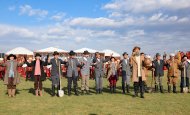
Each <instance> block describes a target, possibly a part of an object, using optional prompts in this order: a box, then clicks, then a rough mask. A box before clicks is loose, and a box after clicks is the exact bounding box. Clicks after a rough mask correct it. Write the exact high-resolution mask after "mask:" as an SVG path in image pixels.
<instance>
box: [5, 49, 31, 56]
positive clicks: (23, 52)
mask: <svg viewBox="0 0 190 115" xmlns="http://www.w3.org/2000/svg"><path fill="white" fill-rule="evenodd" d="M5 54H6V55H9V54H14V55H33V52H32V51H30V50H28V49H26V48H23V47H17V48H14V49H12V50H10V51H8V52H7V53H5Z"/></svg>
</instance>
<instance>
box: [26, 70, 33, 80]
mask: <svg viewBox="0 0 190 115" xmlns="http://www.w3.org/2000/svg"><path fill="white" fill-rule="evenodd" d="M31 78H32V71H27V72H26V81H28V79H31Z"/></svg>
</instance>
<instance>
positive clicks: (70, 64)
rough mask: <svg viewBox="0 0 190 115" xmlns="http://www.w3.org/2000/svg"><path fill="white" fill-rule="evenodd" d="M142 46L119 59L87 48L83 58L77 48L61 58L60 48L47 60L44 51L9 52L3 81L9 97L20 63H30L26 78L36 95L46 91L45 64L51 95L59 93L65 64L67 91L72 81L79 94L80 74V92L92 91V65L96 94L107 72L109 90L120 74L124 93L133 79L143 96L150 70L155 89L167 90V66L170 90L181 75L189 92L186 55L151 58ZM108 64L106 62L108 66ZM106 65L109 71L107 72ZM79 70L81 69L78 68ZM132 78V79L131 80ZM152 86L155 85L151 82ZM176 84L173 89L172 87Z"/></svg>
mask: <svg viewBox="0 0 190 115" xmlns="http://www.w3.org/2000/svg"><path fill="white" fill-rule="evenodd" d="M140 49H141V48H140V47H138V46H136V47H134V48H133V50H132V52H133V53H132V55H131V56H129V55H128V53H127V52H124V53H123V59H122V60H117V59H116V58H115V57H113V55H110V58H107V59H104V58H102V57H101V56H100V53H99V52H96V53H95V57H90V56H89V54H90V53H89V52H88V51H84V53H83V56H82V58H80V59H78V58H76V53H75V52H74V51H72V50H71V51H70V52H69V58H66V59H65V60H62V59H60V58H59V52H57V51H55V52H54V53H53V56H54V57H53V58H52V59H50V58H49V56H47V58H46V59H45V61H44V60H42V59H41V55H40V54H39V53H37V54H36V55H35V59H34V60H33V59H32V58H29V59H28V60H27V59H26V58H22V60H20V61H17V60H16V58H17V57H16V56H15V55H13V54H10V55H9V56H7V61H5V62H4V61H2V60H0V66H1V67H5V68H6V71H5V74H4V78H3V80H4V84H5V85H7V92H8V96H9V97H15V92H16V86H17V85H18V84H19V83H20V76H19V74H18V67H21V66H23V65H25V66H27V70H26V81H27V80H28V78H33V81H34V89H35V95H36V96H42V95H43V91H42V89H43V81H45V80H46V73H45V72H44V66H48V67H49V68H51V72H50V73H51V77H50V79H51V82H52V93H51V95H52V97H54V96H56V95H57V96H59V95H58V91H59V90H61V87H60V85H61V84H60V80H61V77H60V76H62V65H64V66H65V67H66V68H67V70H66V78H67V91H68V92H67V94H68V96H70V95H71V94H72V93H71V91H72V84H73V88H74V93H75V95H76V96H79V90H78V79H79V76H81V93H80V94H81V95H84V94H87V95H91V93H90V88H89V87H90V85H89V79H90V75H91V71H90V70H91V69H90V68H91V67H93V68H94V72H93V73H94V78H95V85H96V88H95V90H96V94H102V93H103V78H104V76H105V75H106V78H107V80H108V81H109V88H110V93H111V94H114V93H116V87H117V86H116V84H117V81H118V79H119V76H120V71H118V70H121V77H122V80H121V81H122V91H123V94H129V93H130V84H132V83H133V86H134V87H133V89H134V95H133V96H134V97H138V96H139V95H138V93H140V98H144V93H145V92H149V89H148V86H147V84H148V83H147V76H149V75H148V73H149V71H151V72H152V80H154V86H155V87H154V91H155V92H158V91H159V90H160V92H161V93H164V87H163V77H164V73H165V72H164V68H165V67H166V68H167V80H168V82H167V85H168V93H170V92H171V91H172V90H173V93H177V82H178V78H179V77H181V84H180V92H181V93H187V92H189V77H190V60H189V59H188V58H187V56H186V55H184V56H183V57H182V56H181V55H179V54H178V53H177V54H174V53H171V54H170V58H169V59H167V58H166V56H163V59H161V58H162V57H161V54H160V53H156V56H155V58H154V59H153V60H152V59H151V57H150V56H149V55H145V54H144V53H142V52H140ZM105 64H106V66H105ZM105 67H106V72H105ZM79 71H80V72H79ZM131 81H132V83H131ZM151 87H152V86H151ZM172 88H173V89H172Z"/></svg>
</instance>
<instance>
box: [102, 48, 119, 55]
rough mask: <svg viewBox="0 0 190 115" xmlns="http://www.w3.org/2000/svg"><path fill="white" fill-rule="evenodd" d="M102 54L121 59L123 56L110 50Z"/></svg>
mask: <svg viewBox="0 0 190 115" xmlns="http://www.w3.org/2000/svg"><path fill="white" fill-rule="evenodd" d="M102 52H104V53H105V56H110V55H111V54H113V57H120V56H121V55H120V54H119V53H117V52H115V51H112V50H109V49H105V50H103V51H102Z"/></svg>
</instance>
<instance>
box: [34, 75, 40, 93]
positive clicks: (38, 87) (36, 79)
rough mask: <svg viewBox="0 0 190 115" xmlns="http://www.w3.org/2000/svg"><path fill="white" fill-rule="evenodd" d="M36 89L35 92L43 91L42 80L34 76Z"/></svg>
mask: <svg viewBox="0 0 190 115" xmlns="http://www.w3.org/2000/svg"><path fill="white" fill-rule="evenodd" d="M34 89H35V90H38V89H39V90H42V80H41V76H40V75H36V76H34Z"/></svg>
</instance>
